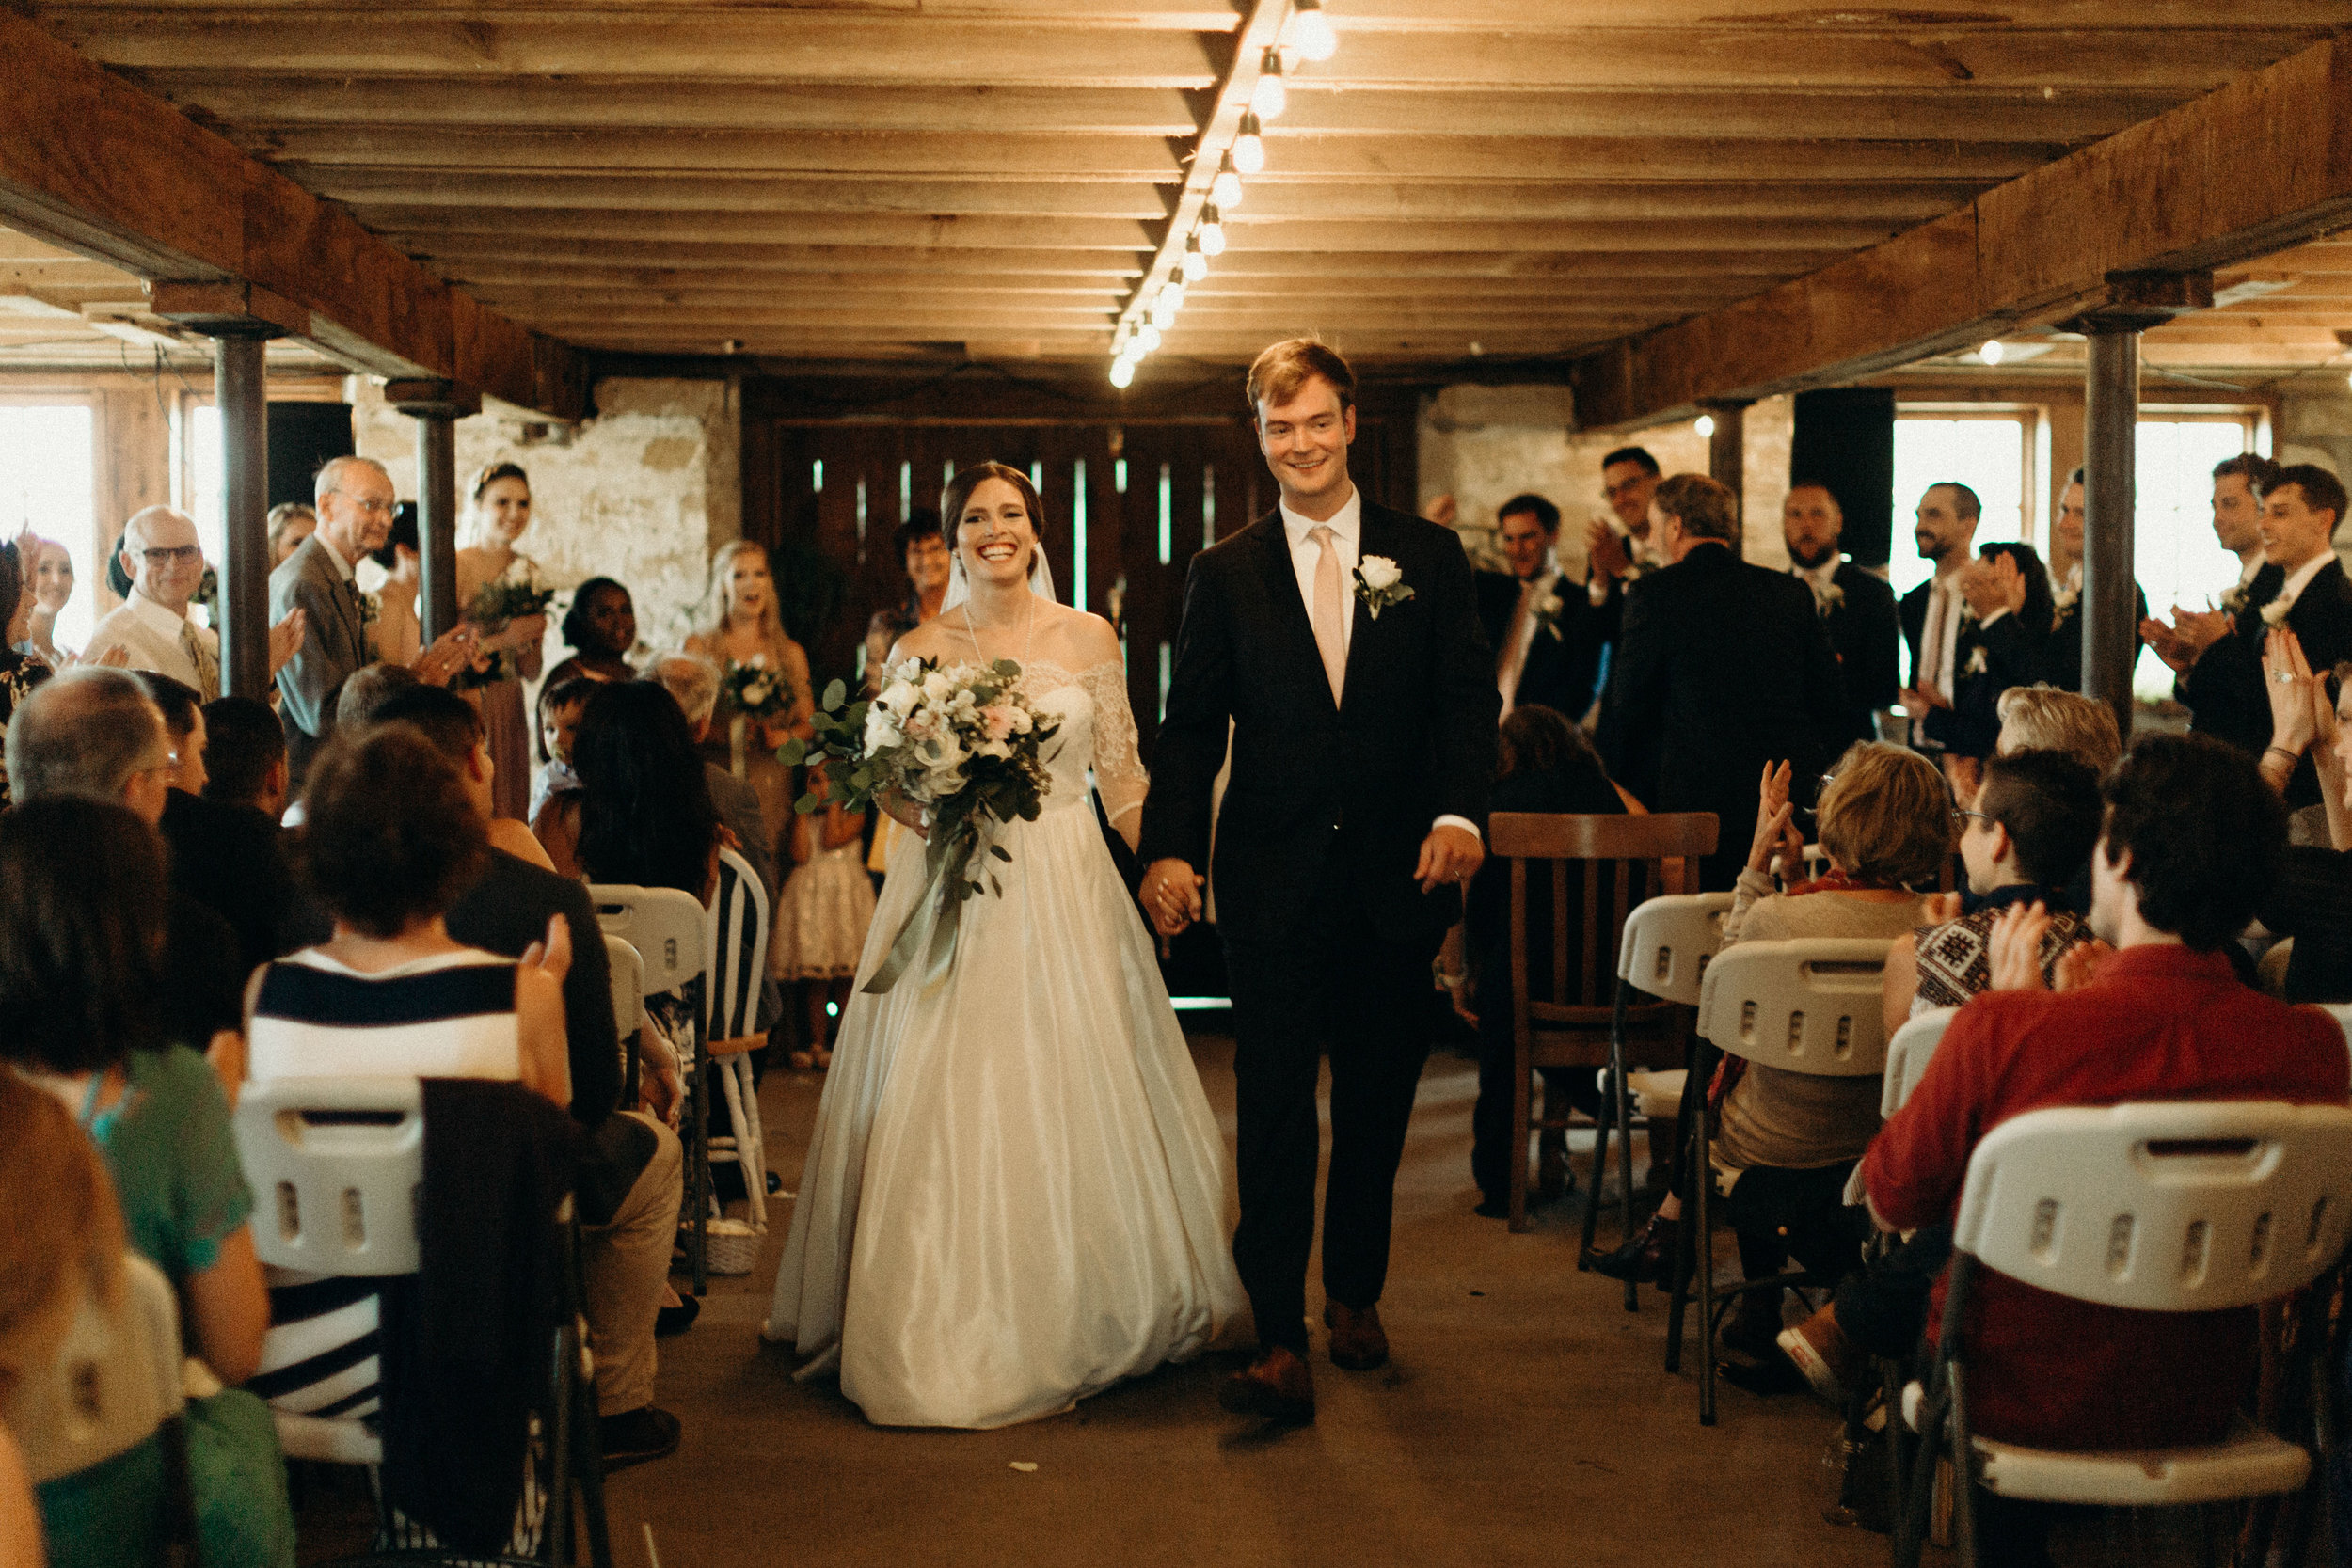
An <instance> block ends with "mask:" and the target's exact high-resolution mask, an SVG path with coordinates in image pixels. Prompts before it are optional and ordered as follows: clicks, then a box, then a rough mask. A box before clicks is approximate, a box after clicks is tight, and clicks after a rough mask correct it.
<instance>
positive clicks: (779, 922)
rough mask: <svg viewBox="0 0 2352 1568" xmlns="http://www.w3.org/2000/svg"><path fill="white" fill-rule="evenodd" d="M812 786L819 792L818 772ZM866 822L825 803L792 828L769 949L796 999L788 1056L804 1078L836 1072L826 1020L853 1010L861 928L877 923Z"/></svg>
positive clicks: (858, 815)
mask: <svg viewBox="0 0 2352 1568" xmlns="http://www.w3.org/2000/svg"><path fill="white" fill-rule="evenodd" d="M809 787H810V788H812V789H821V788H822V787H823V775H822V773H821V771H819V772H813V773H812V775H811V777H810V782H809ZM865 847H866V813H864V812H858V813H856V814H854V815H852V814H851V813H850V812H848V811H846V810H844V809H843V808H842V807H841V806H840V805H838V804H837V803H835V802H834V801H831V800H828V801H826V802H825V805H824V808H823V809H822V810H820V811H815V812H810V813H807V814H805V815H803V816H799V817H796V818H795V819H794V821H793V824H792V859H793V861H794V863H795V864H794V865H793V868H792V874H791V876H790V877H789V878H788V879H787V880H786V882H785V884H784V891H783V893H782V894H781V895H779V896H778V897H777V899H776V903H775V909H776V919H775V940H774V941H773V942H771V944H770V962H769V967H770V971H771V973H772V974H774V975H775V977H776V978H777V979H778V980H780V981H786V982H789V983H791V984H792V985H795V986H797V987H798V988H799V990H800V992H801V1002H802V1006H801V1016H802V1022H803V1029H804V1031H805V1032H804V1033H803V1036H802V1041H803V1043H802V1046H801V1048H800V1049H799V1050H797V1051H795V1052H793V1053H792V1055H791V1058H790V1060H791V1063H792V1065H793V1066H794V1067H796V1068H799V1069H802V1070H803V1071H807V1070H810V1069H818V1068H825V1067H830V1066H832V1065H833V1048H832V1046H831V1045H830V1043H829V1042H828V1039H827V1036H828V1029H827V1021H828V1019H829V1018H838V1017H841V1016H843V1015H846V1014H847V1013H848V1012H849V1009H850V986H851V984H852V983H853V982H854V981H855V980H856V979H857V966H858V958H859V956H860V955H861V954H863V953H864V952H865V950H866V927H868V926H871V925H872V924H873V923H874V879H873V878H871V877H870V876H868V875H866V855H865Z"/></svg>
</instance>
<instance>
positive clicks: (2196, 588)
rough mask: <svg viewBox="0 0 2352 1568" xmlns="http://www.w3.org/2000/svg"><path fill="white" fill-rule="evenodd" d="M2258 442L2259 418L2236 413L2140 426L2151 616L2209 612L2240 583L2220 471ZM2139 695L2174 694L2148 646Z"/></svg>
mask: <svg viewBox="0 0 2352 1568" xmlns="http://www.w3.org/2000/svg"><path fill="white" fill-rule="evenodd" d="M2164 412H2166V413H2168V414H2170V413H2171V412H2172V411H2171V410H2169V409H2168V410H2165V411H2164ZM2255 439H2256V432H2255V419H2254V418H2253V417H2249V416H2248V415H2246V414H2244V413H2240V412H2235V411H2233V412H2230V413H2225V414H2217V415H2216V414H2206V415H2202V416H2198V415H2187V416H2175V417H2172V418H2168V419H2161V420H2140V421H2139V442H2138V461H2137V465H2136V471H2135V473H2134V475H2133V482H2134V487H2135V495H2134V505H2133V509H2132V530H2133V536H2132V546H2133V547H2132V554H2133V565H2134V569H2135V574H2136V575H2137V578H2138V579H2139V587H2140V591H2141V592H2142V593H2144V594H2147V595H2148V609H2149V611H2150V613H2152V614H2155V615H2161V616H2164V617H2166V618H2168V619H2169V617H2170V615H2171V612H2172V607H2173V606H2174V605H2185V606H2186V607H2187V608H2189V609H2191V610H2210V609H2212V608H2213V606H2214V603H2215V601H2216V600H2217V598H2218V597H2219V596H2220V594H2222V593H2223V591H2225V590H2226V589H2228V588H2230V587H2231V586H2232V585H2233V584H2234V583H2235V582H2236V581H2237V574H2238V563H2237V558H2236V557H2235V556H2233V555H2232V554H2230V552H2229V551H2227V550H2225V549H2223V548H2222V547H2221V546H2220V544H2219V542H2218V541H2217V540H2216V539H2215V538H2214V536H2213V467H2214V465H2215V464H2217V463H2218V462H2220V461H2222V459H2224V458H2229V457H2235V456H2236V455H2237V454H2238V453H2240V452H2242V451H2251V450H2253V449H2254V446H2255ZM2132 690H2133V692H2134V693H2135V694H2136V695H2137V696H2140V697H2147V698H2157V699H2161V698H2164V697H2169V696H2170V695H2171V694H2172V672H2171V671H2170V670H2169V669H2168V668H2166V666H2165V663H2164V661H2163V660H2162V659H2160V658H2158V657H2156V656H2155V655H2154V654H2153V653H2152V652H2150V651H2149V650H2148V649H2145V648H2142V649H2141V650H2140V653H2139V664H2138V666H2137V668H2136V669H2135V670H2134V671H2133V672H2132Z"/></svg>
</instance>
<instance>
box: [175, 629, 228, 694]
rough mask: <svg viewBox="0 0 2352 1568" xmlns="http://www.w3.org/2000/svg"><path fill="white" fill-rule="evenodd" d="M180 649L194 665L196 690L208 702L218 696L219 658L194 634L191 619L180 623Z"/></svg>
mask: <svg viewBox="0 0 2352 1568" xmlns="http://www.w3.org/2000/svg"><path fill="white" fill-rule="evenodd" d="M180 651H181V652H182V653H183V654H185V655H187V656H188V662H189V663H190V664H193V665H195V666H196V689H197V691H198V692H199V694H200V695H201V696H202V697H203V699H204V700H205V701H206V702H208V703H209V702H211V701H212V700H213V699H214V698H215V697H217V696H219V695H220V660H219V659H218V658H216V657H214V654H213V650H212V649H210V648H208V647H206V646H205V645H204V640H203V639H202V638H200V637H199V636H197V635H196V623H195V622H193V621H182V622H181V623H180Z"/></svg>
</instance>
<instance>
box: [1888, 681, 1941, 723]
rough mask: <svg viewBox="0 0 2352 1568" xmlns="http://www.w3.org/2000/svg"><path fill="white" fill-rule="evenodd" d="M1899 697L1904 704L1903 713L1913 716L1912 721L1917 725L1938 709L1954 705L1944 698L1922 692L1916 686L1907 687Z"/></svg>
mask: <svg viewBox="0 0 2352 1568" xmlns="http://www.w3.org/2000/svg"><path fill="white" fill-rule="evenodd" d="M1897 695H1898V696H1899V699H1900V700H1901V702H1902V705H1903V711H1904V712H1905V713H1908V714H1910V715H1911V721H1912V722H1913V723H1917V722H1918V721H1920V720H1922V719H1925V718H1926V717H1927V716H1928V715H1929V714H1931V713H1932V712H1934V711H1935V710H1936V709H1937V708H1940V707H1949V706H1951V704H1949V703H1947V702H1946V701H1945V700H1944V699H1943V698H1941V697H1938V696H1934V695H1932V694H1931V693H1929V692H1925V691H1922V690H1920V689H1918V688H1917V687H1915V686H1906V687H1904V688H1903V689H1902V690H1901V691H1900V692H1899V693H1898V694H1897Z"/></svg>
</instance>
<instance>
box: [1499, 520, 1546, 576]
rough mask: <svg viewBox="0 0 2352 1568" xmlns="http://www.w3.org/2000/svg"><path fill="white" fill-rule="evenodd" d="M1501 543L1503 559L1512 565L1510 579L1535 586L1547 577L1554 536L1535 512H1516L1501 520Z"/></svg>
mask: <svg viewBox="0 0 2352 1568" xmlns="http://www.w3.org/2000/svg"><path fill="white" fill-rule="evenodd" d="M1498 534H1499V537H1500V538H1501V540H1502V558H1503V560H1505V561H1507V562H1510V564H1511V575H1512V576H1513V577H1515V578H1518V579H1519V580H1520V581H1521V582H1533V581H1534V580H1535V578H1539V577H1542V576H1543V575H1544V562H1545V561H1546V560H1547V559H1548V558H1549V555H1550V553H1551V535H1550V534H1549V533H1546V532H1545V531H1544V525H1543V522H1542V520H1541V519H1540V518H1538V517H1537V516H1536V515H1535V514H1534V513H1533V512H1514V513H1512V514H1511V515H1509V516H1507V517H1505V518H1503V519H1502V528H1501V529H1500V530H1499V531H1498Z"/></svg>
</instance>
